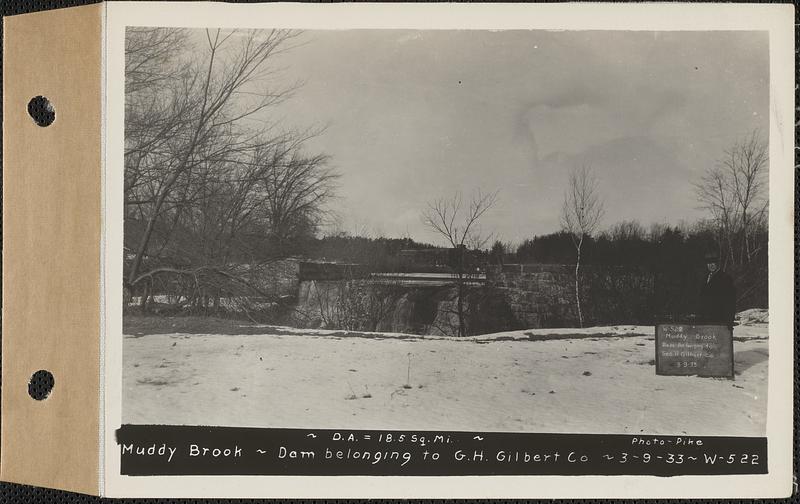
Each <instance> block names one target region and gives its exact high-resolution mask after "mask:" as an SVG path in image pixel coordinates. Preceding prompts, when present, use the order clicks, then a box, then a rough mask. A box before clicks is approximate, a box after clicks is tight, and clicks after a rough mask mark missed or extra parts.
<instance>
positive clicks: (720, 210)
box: [695, 131, 769, 267]
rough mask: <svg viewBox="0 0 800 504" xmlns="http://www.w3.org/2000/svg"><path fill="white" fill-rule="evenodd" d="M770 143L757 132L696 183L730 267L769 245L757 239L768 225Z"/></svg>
mask: <svg viewBox="0 0 800 504" xmlns="http://www.w3.org/2000/svg"><path fill="white" fill-rule="evenodd" d="M768 169H769V154H768V149H767V143H766V142H765V141H764V140H762V139H761V138H760V136H759V134H758V132H756V131H754V132H753V133H752V134H751V135H750V136H749V137H748V138H746V139H744V140H741V141H739V142H736V143H735V144H734V145H733V147H732V148H731V149H729V150H727V151H725V153H724V155H723V157H722V159H720V160H719V161H718V162H717V164H716V165H715V166H713V167H711V168H709V169H708V170H706V173H705V174H704V175H703V177H702V178H701V180H700V181H699V182H698V183H696V184H695V189H696V193H697V198H698V200H699V201H700V204H701V206H702V208H705V209H706V210H708V211H709V212H710V213H711V215H712V217H713V220H714V223H715V224H716V227H717V233H718V237H719V242H720V243H719V245H720V249H721V250H720V252H721V256H722V257H724V258H725V262H726V263H727V264H728V265H730V266H734V267H736V266H739V265H743V264H747V263H750V262H751V261H752V260H753V258H754V257H755V256H756V254H758V252H759V251H761V250H762V249H763V248H764V247H765V246H766V243H765V242H763V241H761V240H758V239H756V235H757V233H758V230H759V229H762V228H764V227H765V225H766V218H767V209H768V203H769V201H768V197H767V196H768V195H767V186H766V184H767V171H768Z"/></svg>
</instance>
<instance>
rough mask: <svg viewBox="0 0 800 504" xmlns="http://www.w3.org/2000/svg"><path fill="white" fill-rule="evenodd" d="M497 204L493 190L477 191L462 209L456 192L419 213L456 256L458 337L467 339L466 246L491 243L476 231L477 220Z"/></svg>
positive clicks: (495, 193)
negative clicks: (490, 191)
mask: <svg viewBox="0 0 800 504" xmlns="http://www.w3.org/2000/svg"><path fill="white" fill-rule="evenodd" d="M496 202H497V192H496V191H495V192H492V193H488V194H484V193H482V192H480V191H476V192H475V193H474V194H473V195H472V197H471V198H470V201H469V203H468V204H467V205H466V206H464V204H463V199H462V195H461V193H456V194H455V195H454V196H453V197H452V198H442V199H439V200H436V201H434V202H431V203H429V204H428V208H427V209H426V210H425V211H424V212H423V214H422V220H423V222H424V223H425V225H427V226H428V227H429V228H430V229H432V230H433V231H435V232H436V233H437V234H439V235H440V236H442V237H443V238H444V239H445V240H447V244H448V245H450V246H451V247H452V248H453V249H454V251H455V253H456V259H455V264H454V265H453V269H454V273H455V275H456V282H455V283H456V316H457V317H458V336H466V333H467V327H466V326H467V322H466V319H467V316H466V313H465V306H464V298H465V296H466V291H467V284H468V283H469V277H470V274H471V273H470V272H469V271H467V268H466V265H465V263H464V260H465V258H466V257H465V256H466V251H467V247H468V246H469V247H470V248H471V249H473V250H478V249H481V248H483V247H484V246H485V245H486V243H487V242H488V241H489V240H490V236H487V235H484V234H483V233H481V232H480V229H478V221H479V220H480V218H481V217H482V216H483V215H484V214H485V213H486V212H487V211H488V210H489V209H490V208H492V206H494V204H495V203H496Z"/></svg>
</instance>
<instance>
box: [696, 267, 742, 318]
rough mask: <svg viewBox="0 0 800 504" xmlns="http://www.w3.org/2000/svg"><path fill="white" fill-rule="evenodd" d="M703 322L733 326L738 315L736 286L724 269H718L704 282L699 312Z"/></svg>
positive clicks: (698, 314)
mask: <svg viewBox="0 0 800 504" xmlns="http://www.w3.org/2000/svg"><path fill="white" fill-rule="evenodd" d="M697 316H698V319H699V322H700V323H701V324H713V325H726V326H730V327H733V318H734V317H735V316H736V287H735V286H734V284H733V279H732V278H731V277H730V275H728V274H727V273H725V272H724V271H717V272H715V273H714V274H713V275H711V278H708V277H707V280H706V281H705V282H703V286H702V288H701V289H700V303H699V309H698V313H697Z"/></svg>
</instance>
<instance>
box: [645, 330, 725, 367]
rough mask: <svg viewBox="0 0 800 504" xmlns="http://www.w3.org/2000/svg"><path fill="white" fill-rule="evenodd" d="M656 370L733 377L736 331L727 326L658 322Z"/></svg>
mask: <svg viewBox="0 0 800 504" xmlns="http://www.w3.org/2000/svg"><path fill="white" fill-rule="evenodd" d="M656 374H660V375H697V376H725V377H729V378H733V333H732V332H731V329H730V328H729V327H727V326H717V325H689V324H659V325H657V326H656Z"/></svg>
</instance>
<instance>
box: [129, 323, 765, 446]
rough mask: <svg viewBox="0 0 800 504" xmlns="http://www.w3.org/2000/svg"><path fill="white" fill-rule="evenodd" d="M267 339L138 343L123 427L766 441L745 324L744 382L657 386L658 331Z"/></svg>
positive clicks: (758, 360) (274, 332)
mask: <svg viewBox="0 0 800 504" xmlns="http://www.w3.org/2000/svg"><path fill="white" fill-rule="evenodd" d="M264 332H265V334H262V335H196V334H156V335H146V336H125V339H124V349H123V351H124V362H125V364H124V369H123V403H122V404H123V422H125V423H163V424H205V425H227V426H254V427H301V428H337V429H347V428H353V429H402V430H469V431H528V432H566V433H629V434H636V433H647V434H667V435H669V434H673V435H680V434H689V435H696V436H699V435H720V436H763V435H765V425H766V410H767V361H768V350H767V348H768V344H767V343H768V342H767V334H768V330H767V325H766V324H764V323H754V324H753V325H750V326H740V327H736V329H735V331H734V338H735V342H734V351H735V369H736V380H735V381H731V380H727V379H716V378H698V377H678V376H657V375H656V374H655V365H654V336H653V327H645V326H613V327H595V328H590V329H538V330H526V331H515V332H509V333H498V334H493V335H487V336H475V337H469V338H462V339H456V338H449V337H435V336H415V335H400V334H379V333H372V334H363V333H362V334H359V335H353V334H348V333H344V332H342V331H324V330H307V329H302V330H301V329H292V328H286V327H272V326H265V327H264Z"/></svg>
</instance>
